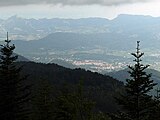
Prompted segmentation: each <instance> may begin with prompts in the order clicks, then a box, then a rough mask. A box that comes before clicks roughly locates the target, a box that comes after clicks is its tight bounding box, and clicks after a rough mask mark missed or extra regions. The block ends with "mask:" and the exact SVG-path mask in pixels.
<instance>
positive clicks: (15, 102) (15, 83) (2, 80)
mask: <svg viewBox="0 0 160 120" xmlns="http://www.w3.org/2000/svg"><path fill="white" fill-rule="evenodd" d="M10 42H11V41H10V40H9V39H8V33H7V40H5V43H6V44H4V45H1V49H0V52H1V54H0V119H1V120H25V119H28V116H29V110H28V104H27V103H28V102H29V94H30V93H29V86H27V85H25V78H26V77H21V75H20V71H21V69H22V67H17V66H16V65H15V61H16V60H17V58H18V56H16V55H13V51H14V49H15V46H14V45H11V46H10V45H9V44H10Z"/></svg>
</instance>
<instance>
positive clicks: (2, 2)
mask: <svg viewBox="0 0 160 120" xmlns="http://www.w3.org/2000/svg"><path fill="white" fill-rule="evenodd" d="M147 1H150V0H0V6H12V5H29V4H43V3H44V4H45V3H46V4H62V5H93V4H98V5H104V6H111V5H119V4H125V3H135V2H147Z"/></svg>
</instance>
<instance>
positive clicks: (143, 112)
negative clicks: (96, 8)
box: [117, 41, 156, 120]
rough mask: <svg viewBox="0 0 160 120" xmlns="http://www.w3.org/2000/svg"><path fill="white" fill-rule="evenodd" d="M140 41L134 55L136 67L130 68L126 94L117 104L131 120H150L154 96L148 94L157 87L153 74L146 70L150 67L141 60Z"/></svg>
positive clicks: (118, 99)
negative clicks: (152, 77) (152, 78)
mask: <svg viewBox="0 0 160 120" xmlns="http://www.w3.org/2000/svg"><path fill="white" fill-rule="evenodd" d="M139 43H140V41H137V49H136V53H132V55H133V56H134V57H135V60H134V62H135V64H134V66H128V67H129V69H130V71H129V74H130V77H131V78H130V79H127V80H126V82H127V83H126V84H125V93H124V94H123V95H121V97H120V98H117V102H118V103H119V104H120V105H122V107H123V108H124V111H125V115H126V116H127V118H128V119H130V120H148V119H149V115H150V111H151V109H152V108H153V100H152V96H150V95H149V94H148V93H149V92H150V90H152V89H153V87H154V86H155V85H156V84H155V83H154V82H153V80H151V79H150V78H151V74H147V73H146V72H145V70H146V69H147V68H148V67H149V65H143V64H142V63H141V61H142V60H141V58H142V56H143V55H144V53H141V52H140V48H139Z"/></svg>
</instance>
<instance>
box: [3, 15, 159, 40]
mask: <svg viewBox="0 0 160 120" xmlns="http://www.w3.org/2000/svg"><path fill="white" fill-rule="evenodd" d="M159 30H160V18H159V17H157V18H154V17H151V16H140V15H125V14H122V15H119V16H118V17H117V18H115V19H113V20H108V19H105V18H81V19H60V18H53V19H46V18H44V19H25V18H20V17H17V16H12V17H10V18H8V19H6V20H2V19H1V20H0V36H1V39H2V38H5V36H6V32H7V31H8V32H9V33H10V37H11V39H19V40H34V39H39V38H43V37H44V36H47V35H48V34H51V33H55V32H70V33H84V34H90V33H106V34H108V35H109V36H110V35H112V36H113V35H115V34H116V35H119V34H120V36H124V37H125V38H126V39H140V40H143V39H141V38H144V37H145V38H146V40H151V39H152V40H155V39H159V38H160V34H159ZM150 38H151V39H150Z"/></svg>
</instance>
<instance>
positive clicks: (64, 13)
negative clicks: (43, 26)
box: [0, 0, 160, 19]
mask: <svg viewBox="0 0 160 120" xmlns="http://www.w3.org/2000/svg"><path fill="white" fill-rule="evenodd" d="M119 14H135V15H151V16H155V17H157V16H160V0H0V18H8V17H10V16H13V15H17V16H19V17H25V18H57V17H59V18H86V17H103V18H109V19H113V18H114V17H116V16H117V15H119Z"/></svg>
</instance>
